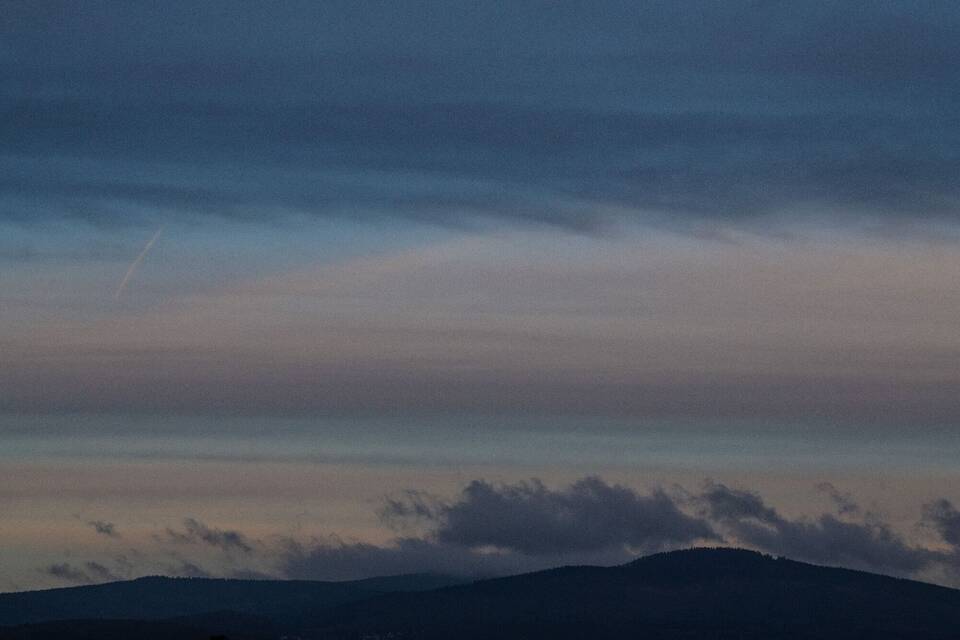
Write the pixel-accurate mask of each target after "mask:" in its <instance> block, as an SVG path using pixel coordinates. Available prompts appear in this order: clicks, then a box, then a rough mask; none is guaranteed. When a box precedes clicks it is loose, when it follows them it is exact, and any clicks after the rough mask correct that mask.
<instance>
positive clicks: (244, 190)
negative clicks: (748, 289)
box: [0, 1, 960, 229]
mask: <svg viewBox="0 0 960 640" xmlns="http://www.w3.org/2000/svg"><path fill="white" fill-rule="evenodd" d="M7 8H8V9H9V11H7V12H6V15H9V16H12V18H11V19H9V20H7V21H5V25H4V27H2V29H4V31H3V32H2V33H3V35H4V36H6V38H5V41H6V45H5V47H4V48H3V49H0V68H2V69H3V71H4V73H5V76H9V77H10V78H11V82H10V83H8V84H7V86H6V89H4V91H3V92H2V94H0V102H2V106H3V110H4V112H5V117H4V118H3V121H2V122H3V124H2V125H0V127H2V128H0V134H2V135H0V139H2V140H4V143H3V145H2V148H0V153H2V157H0V163H2V164H3V165H4V166H5V169H6V170H5V171H4V178H3V179H2V180H0V215H2V216H3V217H5V218H13V219H17V220H36V219H37V218H38V217H39V218H43V217H46V216H50V215H54V216H66V217H71V218H79V219H83V220H87V221H92V222H96V223H113V224H116V223H119V222H126V221H128V219H129V217H130V216H131V214H130V213H129V209H130V208H131V207H132V206H137V207H142V208H144V209H145V210H146V211H147V212H148V215H186V216H195V215H199V214H217V215H224V216H231V217H237V218H241V219H263V218H265V217H266V218H270V217H275V216H276V215H278V210H295V211H300V212H307V213H310V214H318V215H348V216H367V217H382V216H396V215H402V216H410V217H415V218H419V219H426V220H429V221H431V222H438V223H442V224H461V223H463V222H464V221H466V220H472V219H473V218H474V217H476V216H487V217H489V216H494V217H499V218H506V219H511V220H524V221H536V222H547V223H553V224H560V225H564V226H569V227H574V228H581V229H583V228H587V229H589V228H592V227H594V226H595V225H596V224H599V223H602V222H603V220H604V211H606V210H609V209H611V208H612V209H616V210H618V211H619V210H627V211H632V212H635V213H636V212H639V213H641V214H644V215H657V216H665V217H666V218H667V219H668V220H674V221H675V220H676V219H677V216H688V215H692V216H694V217H698V218H699V217H705V218H708V219H710V218H717V217H720V218H723V219H731V218H733V219H742V218H744V217H751V216H756V215H759V214H777V213H788V214H789V213H795V212H796V210H797V209H798V208H800V209H817V210H819V211H821V212H825V213H826V214H827V215H832V214H839V213H842V212H849V211H853V212H854V213H856V214H876V215H894V216H903V217H920V218H929V217H942V218H948V219H952V218H953V217H954V216H955V211H956V206H955V204H956V202H957V201H958V195H960V194H958V191H957V187H956V181H955V180H954V179H953V177H954V176H955V175H956V173H957V169H958V167H960V156H958V155H957V152H956V148H957V146H958V145H957V142H958V138H960V124H958V121H957V118H956V116H955V113H956V109H955V107H956V106H957V105H956V95H957V92H956V91H955V89H956V88H957V84H958V82H957V81H958V77H957V75H958V74H956V72H955V68H954V65H953V64H952V62H951V61H952V60H955V59H956V58H957V57H960V46H958V45H957V42H960V37H958V36H960V11H958V10H957V9H956V6H955V5H953V4H950V3H946V2H905V1H904V2H890V3H884V4H883V5H882V6H878V5H877V4H876V3H867V2H831V3H818V4H817V5H816V6H815V7H808V6H806V5H796V4H794V3H781V2H761V3H758V2H747V1H741V2H731V3H722V4H717V3H708V2H702V1H696V2H679V3H678V2H670V3H667V2H648V3H626V2H613V1H609V2H605V3H603V6H602V7H597V6H593V5H591V6H590V7H587V6H580V7H577V6H575V5H570V6H569V7H565V8H563V9H561V8H558V7H556V6H554V5H546V4H543V3H537V2H522V3H498V2H494V3H486V4H485V6H483V7H480V8H474V9H466V8H462V7H455V6H451V5H450V4H448V3H444V4H435V3H412V4H411V3H404V5H403V7H402V8H401V7H399V6H390V5H387V4H381V3H355V4H351V5H340V4H337V3H323V6H313V5H305V4H300V3H285V4H283V5H282V6H280V7H278V8H277V9H276V10H274V9H271V10H270V11H269V12H265V11H264V9H263V8H262V7H257V6H255V5H243V6H236V5H230V7H217V8H214V6H213V5H204V7H202V8H200V9H199V10H198V9H197V8H196V7H195V6H193V5H190V6H189V7H188V5H187V4H181V3H171V4H170V6H169V7H168V8H165V9H164V19H162V20H161V19H154V18H155V17H156V16H155V13H156V11H157V8H156V7H155V6H150V5H147V4H143V5H141V4H137V3H131V4H129V5H125V7H124V9H123V10H119V9H118V8H117V7H116V6H115V5H109V4H104V5H100V4H97V3H89V4H88V3H84V5H83V6H76V5H73V4H60V3H38V4H37V7H30V8H27V7H26V6H24V5H23V4H22V3H13V4H12V6H10V7H7ZM694 16H696V18H694ZM172 17H173V19H172ZM44 37H46V38H51V39H52V38H56V39H57V41H58V42H59V46H58V47H45V46H42V43H43V42H44V41H45V40H44ZM160 43H163V46H162V47H161V46H160ZM267 208H270V209H271V210H270V211H265V209H267ZM149 212H152V213H149Z"/></svg>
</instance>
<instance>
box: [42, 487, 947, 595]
mask: <svg viewBox="0 0 960 640" xmlns="http://www.w3.org/2000/svg"><path fill="white" fill-rule="evenodd" d="M823 490H825V491H829V492H832V493H835V494H836V495H838V496H840V497H841V498H842V501H841V503H840V510H841V511H844V506H848V507H849V506H851V505H852V506H856V503H855V501H854V500H853V498H852V497H851V496H850V495H849V494H846V493H844V492H842V491H840V490H839V489H837V488H836V487H834V486H833V485H829V484H828V483H824V489H823ZM924 513H925V515H924V520H923V522H922V523H923V524H926V525H927V526H930V527H933V528H934V529H935V530H936V531H937V532H938V533H939V534H940V536H941V537H942V538H943V540H944V541H945V542H946V543H947V544H949V545H951V547H953V549H952V550H947V551H945V550H942V549H935V548H928V547H925V546H920V545H917V544H914V543H911V542H909V541H907V540H906V539H904V538H903V537H902V536H901V535H900V534H899V533H897V532H895V531H894V530H893V528H892V527H891V526H890V525H889V524H888V523H887V522H885V521H884V520H883V519H881V518H880V517H879V516H877V515H876V514H870V513H866V514H864V513H863V512H862V511H861V510H860V509H859V508H857V509H852V508H848V509H846V511H845V512H844V513H843V516H844V519H841V518H838V517H837V516H835V515H833V514H831V513H823V514H819V515H815V516H812V517H800V518H793V519H792V518H788V517H785V516H783V515H782V514H781V513H780V512H779V511H778V510H777V509H776V508H775V507H772V506H770V505H768V504H767V503H766V502H765V501H764V499H763V498H762V497H761V496H760V495H759V494H757V493H755V492H753V491H750V490H746V489H741V488H731V487H729V486H726V485H724V484H720V483H716V482H708V483H707V484H706V485H705V486H704V488H703V489H702V491H700V492H695V493H690V492H686V491H684V490H683V489H682V488H679V487H678V488H677V491H676V492H675V495H671V494H668V493H666V492H665V491H663V490H662V489H654V490H652V491H650V492H647V493H642V492H638V491H636V490H634V489H631V488H628V487H623V486H620V485H615V484H609V483H607V482H605V481H603V480H601V479H599V478H596V477H587V478H583V479H581V480H578V481H576V482H574V483H572V484H570V485H569V486H565V487H560V488H550V487H548V486H546V485H544V484H543V483H542V482H540V481H539V480H531V481H528V482H519V483H514V484H500V485H496V484H492V483H489V482H486V481H483V480H476V481H473V482H471V483H470V484H468V485H467V486H466V487H465V488H464V489H463V491H462V492H461V493H460V494H459V495H458V496H457V497H456V498H455V499H453V500H443V499H441V498H438V497H435V496H430V495H428V494H423V493H421V492H418V491H406V492H403V493H402V494H400V495H399V496H395V497H391V498H389V499H387V500H386V502H385V504H384V506H383V508H382V510H381V512H380V515H381V517H382V518H383V520H384V522H385V523H387V524H390V525H393V526H399V527H400V528H402V527H403V525H404V524H405V523H412V524H413V526H414V527H416V528H419V529H420V532H419V533H418V534H412V533H405V534H404V535H398V536H397V537H395V538H394V539H392V540H390V541H389V542H387V543H384V544H374V543H370V542H364V541H359V540H348V539H343V538H340V537H338V536H335V535H329V536H323V537H315V538H312V539H309V540H303V539H295V538H292V537H284V536H277V537H273V538H271V539H269V540H268V541H265V542H256V543H253V542H250V538H248V537H247V536H245V535H244V534H242V533H240V532H238V531H220V530H217V529H211V528H209V527H207V526H206V525H203V524H202V523H200V522H199V521H196V520H194V519H187V520H185V521H184V527H185V529H184V531H173V530H170V529H167V530H166V532H165V533H164V535H163V536H158V539H160V540H169V541H174V542H181V543H194V544H199V543H202V544H204V545H207V546H209V547H214V548H217V549H220V550H226V551H230V550H240V551H242V552H243V553H241V554H239V555H237V556H233V557H232V559H231V557H230V556H226V559H227V560H228V562H227V564H226V565H224V564H223V562H220V561H218V562H217V565H218V566H219V567H220V568H219V569H208V568H206V567H204V566H201V565H200V564H198V563H197V562H196V561H195V560H192V559H190V560H188V559H184V558H182V557H179V555H177V554H169V553H168V554H167V555H166V558H165V559H161V560H159V561H157V560H150V559H149V557H148V555H144V554H137V557H138V559H137V561H136V562H135V563H132V562H131V561H130V560H128V559H127V558H126V557H125V556H120V557H118V558H115V559H114V562H113V565H114V568H110V567H108V566H106V565H103V564H100V563H98V562H93V561H90V562H86V563H85V564H83V565H80V566H76V565H74V564H71V563H68V562H64V563H60V564H53V565H50V566H48V567H46V568H44V569H43V572H44V573H46V574H47V575H50V576H53V577H56V578H58V579H62V580H66V581H70V582H76V583H93V582H103V581H106V580H116V579H119V578H118V576H122V577H130V576H132V575H138V574H141V575H142V574H145V573H157V572H160V573H164V574H167V575H174V576H189V577H214V576H220V577H224V576H227V577H246V578H268V577H283V578H290V579H320V580H349V579H358V578H365V577H371V576H378V575H395V574H405V573H420V572H433V573H444V574H450V575H461V576H496V575H508V574H515V573H521V572H525V571H533V570H539V569H545V568H549V567H554V566H559V565H564V564H600V565H612V564H619V563H624V562H628V561H630V560H632V559H634V558H635V557H637V556H638V555H642V554H645V553H649V552H651V551H656V550H663V549H674V548H682V547H688V546H693V545H696V544H698V543H710V544H725V545H729V546H742V547H747V548H752V549H756V550H759V551H763V552H765V553H770V554H775V555H780V556H785V557H789V558H793V559H797V560H802V561H807V562H812V563H817V564H824V565H832V566H841V567H849V568H855V569H862V570H868V571H875V572H880V573H887V574H892V575H899V576H913V577H917V576H921V577H926V578H928V579H929V578H930V577H931V576H934V577H935V578H937V579H942V580H943V581H945V582H952V581H955V580H956V579H957V576H958V575H960V512H958V511H957V509H956V508H955V507H954V506H953V504H952V503H951V502H950V501H948V500H939V501H936V502H933V503H931V504H929V505H926V507H925V512H924ZM254 544H256V546H257V551H258V553H257V555H256V556H252V555H251V552H252V551H253V549H254ZM220 560H221V561H222V560H224V557H223V556H221V557H220ZM254 561H255V562H254ZM135 565H136V566H135Z"/></svg>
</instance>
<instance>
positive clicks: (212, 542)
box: [164, 518, 254, 553]
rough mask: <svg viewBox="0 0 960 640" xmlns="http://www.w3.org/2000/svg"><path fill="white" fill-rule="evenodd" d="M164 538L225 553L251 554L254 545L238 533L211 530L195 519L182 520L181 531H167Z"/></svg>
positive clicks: (225, 530)
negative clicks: (202, 545) (208, 547)
mask: <svg viewBox="0 0 960 640" xmlns="http://www.w3.org/2000/svg"><path fill="white" fill-rule="evenodd" d="M164 537H165V539H166V540H169V541H171V542H175V543H178V544H204V545H207V546H210V547H215V548H217V549H220V550H221V551H227V552H230V551H240V552H242V553H251V552H253V544H254V543H253V542H251V541H250V540H249V539H248V538H247V537H246V536H245V535H243V534H242V533H240V532H239V531H233V530H230V529H216V528H211V527H208V526H207V525H205V524H204V523H202V522H200V521H199V520H196V519H195V518H186V519H184V521H183V530H182V531H178V530H174V529H167V530H166V532H165V534H164Z"/></svg>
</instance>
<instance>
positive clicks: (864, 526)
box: [699, 483, 938, 575]
mask: <svg viewBox="0 0 960 640" xmlns="http://www.w3.org/2000/svg"><path fill="white" fill-rule="evenodd" d="M699 499H700V500H701V501H702V503H703V504H704V505H705V506H706V510H707V512H708V513H709V516H710V518H711V519H712V520H714V521H716V522H717V523H718V524H719V525H721V526H722V527H723V529H724V531H727V532H729V535H730V536H732V537H733V538H734V539H735V540H737V541H739V542H740V543H742V544H746V545H749V546H751V547H754V548H757V549H760V550H762V551H766V552H768V553H774V554H778V555H783V556H787V557H789V558H795V559H798V560H806V561H808V562H817V563H823V564H831V565H837V566H845V567H853V568H858V569H868V570H873V571H882V572H889V573H895V574H898V575H908V574H911V573H915V572H917V571H919V570H921V569H924V568H925V567H927V566H929V565H930V564H931V563H933V562H934V561H935V560H938V556H937V554H936V553H934V552H932V551H930V550H927V549H924V548H919V547H915V546H912V545H910V544H908V543H907V542H906V541H905V540H904V539H903V538H902V537H901V536H900V535H898V534H897V533H895V532H894V531H893V530H892V529H891V527H890V526H889V525H888V524H886V523H885V522H883V521H881V520H879V519H878V518H876V517H873V518H870V519H865V520H863V521H860V522H848V521H845V520H840V519H838V518H837V517H836V516H834V515H832V514H821V515H819V516H816V517H815V518H800V519H796V520H791V519H788V518H785V517H783V516H781V515H780V514H779V512H778V511H777V510H776V509H774V508H772V507H768V506H767V505H766V503H765V502H764V501H763V499H762V498H761V497H760V496H759V495H757V494H756V493H753V492H750V491H745V490H741V489H731V488H729V487H727V486H726V485H723V484H717V483H708V485H707V487H706V489H705V491H704V492H703V493H702V494H701V495H700V496H699Z"/></svg>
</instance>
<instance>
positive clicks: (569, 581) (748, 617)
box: [313, 549, 960, 639]
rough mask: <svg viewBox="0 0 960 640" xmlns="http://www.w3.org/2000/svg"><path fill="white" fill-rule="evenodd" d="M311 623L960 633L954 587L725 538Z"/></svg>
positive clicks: (421, 628)
mask: <svg viewBox="0 0 960 640" xmlns="http://www.w3.org/2000/svg"><path fill="white" fill-rule="evenodd" d="M313 626H314V629H315V635H316V636H317V637H327V638H348V637H357V636H362V635H365V634H366V635H372V634H377V633H379V634H381V636H382V635H384V634H386V633H389V632H394V633H401V634H403V637H405V638H414V637H415V638H423V639H432V638H445V637H456V638H468V639H469V638H490V637H496V638H502V639H508V638H509V639H514V638H571V639H572V638H595V639H602V638H624V637H642V638H728V637H729V638H758V639H759V638H841V639H844V638H944V639H945V638H960V591H957V590H953V589H947V588H944V587H938V586H935V585H930V584H925V583H921V582H914V581H910V580H901V579H897V578H890V577H886V576H879V575H875V574H870V573H865V572H859V571H851V570H846V569H834V568H827V567H819V566H815V565H809V564H804V563H800V562H795V561H791V560H786V559H776V558H772V557H770V556H765V555H762V554H759V553H754V552H751V551H743V550H733V549H695V550H687V551H678V552H672V553H665V554H658V555H654V556H649V557H646V558H643V559H640V560H637V561H635V562H632V563H630V564H627V565H623V566H620V567H609V568H600V567H564V568H560V569H554V570H550V571H543V572H538V573H532V574H526V575H521V576H514V577H510V578H500V579H495V580H486V581H482V582H476V583H474V584H470V585H462V586H455V587H450V588H446V589H441V590H437V591H431V592H425V593H417V594H393V595H389V596H383V597H380V598H375V599H372V600H367V601H364V602H358V603H353V604H349V605H345V606H342V607H338V608H336V609H334V610H332V611H328V612H326V613H324V614H321V615H319V616H317V618H315V619H314V620H313Z"/></svg>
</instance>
